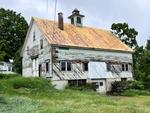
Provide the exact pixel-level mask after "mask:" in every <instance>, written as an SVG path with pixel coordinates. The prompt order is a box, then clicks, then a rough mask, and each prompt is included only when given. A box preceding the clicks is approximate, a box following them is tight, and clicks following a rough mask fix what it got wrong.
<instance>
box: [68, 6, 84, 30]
mask: <svg viewBox="0 0 150 113" xmlns="http://www.w3.org/2000/svg"><path fill="white" fill-rule="evenodd" d="M83 17H85V16H84V15H81V14H80V11H79V10H78V9H74V10H73V11H72V15H70V16H69V17H68V18H69V19H70V20H71V24H73V25H75V26H78V27H82V26H83Z"/></svg>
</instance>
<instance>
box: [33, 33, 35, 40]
mask: <svg viewBox="0 0 150 113" xmlns="http://www.w3.org/2000/svg"><path fill="white" fill-rule="evenodd" d="M33 41H35V32H33Z"/></svg>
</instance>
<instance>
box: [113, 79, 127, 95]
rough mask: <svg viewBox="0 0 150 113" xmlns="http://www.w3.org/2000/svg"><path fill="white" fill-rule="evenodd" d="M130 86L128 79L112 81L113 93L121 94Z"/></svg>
mask: <svg viewBox="0 0 150 113" xmlns="http://www.w3.org/2000/svg"><path fill="white" fill-rule="evenodd" d="M128 88H129V82H128V81H115V82H114V83H112V89H111V93H112V94H113V95H121V93H122V92H123V91H125V90H127V89H128Z"/></svg>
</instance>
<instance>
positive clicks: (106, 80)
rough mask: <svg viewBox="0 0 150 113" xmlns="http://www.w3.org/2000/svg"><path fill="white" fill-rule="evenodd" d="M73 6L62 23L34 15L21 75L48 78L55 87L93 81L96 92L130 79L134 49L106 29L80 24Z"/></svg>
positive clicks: (22, 52)
mask: <svg viewBox="0 0 150 113" xmlns="http://www.w3.org/2000/svg"><path fill="white" fill-rule="evenodd" d="M84 17H85V16H84V15H81V14H80V11H79V10H77V9H75V10H73V11H72V14H71V15H70V16H69V17H68V19H70V23H64V20H63V13H58V21H57V22H55V21H51V20H47V19H41V18H35V17H33V18H32V19H31V22H30V27H29V30H28V33H27V35H26V39H25V42H24V45H23V48H22V51H21V56H22V67H23V69H22V72H23V76H24V77H43V78H46V79H51V80H52V83H53V84H54V85H55V86H56V88H57V89H64V88H65V87H66V86H67V85H82V84H86V83H92V84H95V85H96V90H97V91H98V92H102V93H105V92H107V91H110V90H111V84H112V83H113V82H114V81H121V80H124V81H128V80H132V79H133V66H132V65H133V59H132V54H133V50H132V49H131V48H129V47H128V46H127V45H125V44H124V43H123V42H121V41H120V39H119V38H118V37H116V36H115V35H113V33H112V32H111V31H109V30H105V29H100V28H93V27H88V26H84V25H83V22H84V21H83V18H84Z"/></svg>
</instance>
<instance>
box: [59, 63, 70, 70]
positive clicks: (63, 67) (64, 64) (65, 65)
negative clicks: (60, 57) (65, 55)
mask: <svg viewBox="0 0 150 113" xmlns="http://www.w3.org/2000/svg"><path fill="white" fill-rule="evenodd" d="M61 71H71V62H61Z"/></svg>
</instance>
